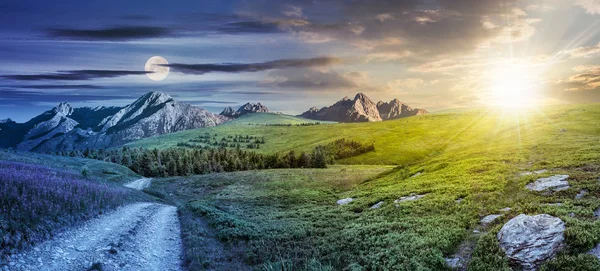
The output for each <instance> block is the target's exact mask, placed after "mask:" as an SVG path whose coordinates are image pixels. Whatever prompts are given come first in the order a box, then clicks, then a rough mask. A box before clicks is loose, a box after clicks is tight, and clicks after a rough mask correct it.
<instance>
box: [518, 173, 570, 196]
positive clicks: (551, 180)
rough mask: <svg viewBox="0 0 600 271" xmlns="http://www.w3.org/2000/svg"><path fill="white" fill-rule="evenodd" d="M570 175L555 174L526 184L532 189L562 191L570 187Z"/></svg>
mask: <svg viewBox="0 0 600 271" xmlns="http://www.w3.org/2000/svg"><path fill="white" fill-rule="evenodd" d="M568 178H569V175H555V176H552V177H548V178H541V179H537V180H536V181H535V182H532V183H530V184H528V185H526V186H525V188H527V189H529V190H531V191H538V192H540V191H546V190H549V191H562V190H566V189H569V187H570V186H569V182H568V181H567V179H568Z"/></svg>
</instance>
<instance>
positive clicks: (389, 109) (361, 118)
mask: <svg viewBox="0 0 600 271" xmlns="http://www.w3.org/2000/svg"><path fill="white" fill-rule="evenodd" d="M268 112H269V109H268V108H267V107H266V106H264V105H262V104H261V103H256V104H254V103H246V104H244V105H242V106H240V107H239V108H238V109H237V110H234V109H233V108H231V107H227V108H225V109H224V110H223V111H222V112H221V114H219V115H217V114H213V113H211V112H208V111H206V110H204V109H202V108H198V107H195V106H192V105H190V104H187V103H182V102H178V101H175V100H174V99H173V98H172V97H171V96H169V95H167V94H164V93H161V92H149V93H146V94H144V95H143V96H142V97H140V98H139V99H137V100H136V101H135V102H133V103H131V104H129V105H127V106H125V107H96V108H90V107H82V108H73V107H71V105H69V104H68V103H60V104H59V105H58V106H56V107H54V108H53V109H51V110H48V111H46V112H44V113H42V114H41V115H39V116H36V117H34V118H32V119H31V120H29V121H27V122H25V123H17V122H15V121H13V120H11V119H3V120H0V138H1V140H0V148H14V149H17V150H21V151H35V152H57V151H64V150H81V149H86V148H89V149H103V148H110V147H115V146H120V145H123V144H125V143H128V142H131V141H134V140H137V139H141V138H148V137H154V136H158V135H163V134H168V133H174V132H179V131H183V130H188V129H196V128H202V127H209V126H216V125H219V124H221V123H223V122H225V121H227V120H230V119H234V118H238V117H240V116H243V115H246V114H250V113H268ZM421 114H427V111H426V110H423V109H413V108H411V107H410V106H408V105H406V104H405V103H402V102H400V101H399V100H397V99H394V100H392V101H390V102H382V101H380V102H378V103H374V102H373V101H372V100H371V99H369V97H367V96H366V95H364V94H362V93H359V94H357V95H356V96H355V97H354V99H349V98H348V97H345V98H344V99H342V100H340V101H338V102H337V103H335V104H333V105H332V106H329V107H323V108H321V109H317V108H316V107H313V108H311V109H310V110H308V111H306V112H304V113H303V114H301V115H300V116H301V117H304V118H308V119H315V120H323V121H337V122H371V121H382V120H390V119H397V118H403V117H409V116H414V115H421Z"/></svg>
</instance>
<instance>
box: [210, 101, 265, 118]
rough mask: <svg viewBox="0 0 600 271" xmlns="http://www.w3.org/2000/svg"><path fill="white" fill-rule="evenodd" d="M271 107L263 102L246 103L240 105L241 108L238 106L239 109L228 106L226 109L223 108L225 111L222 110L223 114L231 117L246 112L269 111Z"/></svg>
mask: <svg viewBox="0 0 600 271" xmlns="http://www.w3.org/2000/svg"><path fill="white" fill-rule="evenodd" d="M268 112H269V109H268V108H267V107H266V106H264V105H262V104H261V103H246V104H244V105H242V106H240V108H238V110H236V111H233V108H231V107H227V108H225V109H223V111H222V112H221V115H222V116H226V117H229V118H237V117H240V116H242V115H246V114H250V113H268Z"/></svg>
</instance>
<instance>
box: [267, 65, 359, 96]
mask: <svg viewBox="0 0 600 271" xmlns="http://www.w3.org/2000/svg"><path fill="white" fill-rule="evenodd" d="M365 79H366V75H364V74H362V73H359V72H350V73H346V74H342V73H339V72H336V71H333V70H314V69H301V70H293V71H292V70H281V71H273V72H270V73H269V74H268V75H267V77H266V79H265V81H264V82H263V83H262V84H263V85H265V86H269V87H272V88H279V89H283V88H287V89H298V90H320V91H329V90H339V89H344V90H349V89H357V88H361V87H366V84H365V81H366V80H365Z"/></svg>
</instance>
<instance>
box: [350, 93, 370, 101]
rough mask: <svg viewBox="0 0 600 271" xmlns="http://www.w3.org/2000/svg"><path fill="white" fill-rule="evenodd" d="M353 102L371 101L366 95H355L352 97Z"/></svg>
mask: <svg viewBox="0 0 600 271" xmlns="http://www.w3.org/2000/svg"><path fill="white" fill-rule="evenodd" d="M354 100H355V101H356V100H361V101H365V100H368V101H371V99H369V97H367V95H365V94H364V93H357V94H356V96H354Z"/></svg>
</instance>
